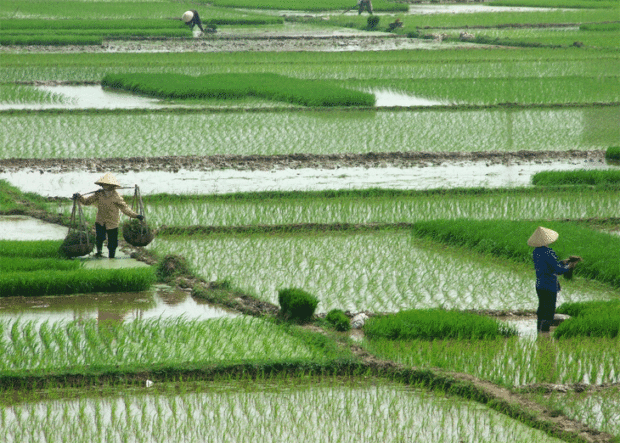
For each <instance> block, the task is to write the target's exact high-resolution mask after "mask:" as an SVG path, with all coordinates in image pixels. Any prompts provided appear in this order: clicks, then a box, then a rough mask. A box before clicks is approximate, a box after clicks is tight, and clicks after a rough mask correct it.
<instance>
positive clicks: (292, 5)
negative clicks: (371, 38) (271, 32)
mask: <svg viewBox="0 0 620 443" xmlns="http://www.w3.org/2000/svg"><path fill="white" fill-rule="evenodd" d="M213 5H215V6H226V7H233V8H248V9H254V8H258V9H284V10H300V11H334V10H336V11H340V10H350V9H351V2H348V1H347V0H315V1H313V2H312V3H307V2H303V1H299V0H292V1H287V0H261V1H260V2H258V3H257V2H256V1H253V0H214V1H213ZM372 6H373V10H375V11H377V12H379V11H380V12H388V11H390V12H392V11H407V9H408V8H407V5H405V4H398V3H393V2H390V1H386V0H375V2H374V3H373V4H372Z"/></svg>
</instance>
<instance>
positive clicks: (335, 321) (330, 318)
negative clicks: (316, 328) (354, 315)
mask: <svg viewBox="0 0 620 443" xmlns="http://www.w3.org/2000/svg"><path fill="white" fill-rule="evenodd" d="M325 321H327V322H328V323H329V324H331V326H332V327H333V328H334V329H335V330H336V331H348V330H350V329H351V321H350V320H349V317H347V316H346V314H345V313H344V312H342V310H341V309H332V310H331V311H329V312H328V313H327V315H326V316H325Z"/></svg>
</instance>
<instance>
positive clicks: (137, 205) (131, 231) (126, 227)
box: [123, 185, 155, 246]
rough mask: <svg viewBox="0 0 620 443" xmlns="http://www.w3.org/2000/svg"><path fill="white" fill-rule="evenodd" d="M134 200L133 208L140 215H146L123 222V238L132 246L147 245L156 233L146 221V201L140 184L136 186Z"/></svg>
mask: <svg viewBox="0 0 620 443" xmlns="http://www.w3.org/2000/svg"><path fill="white" fill-rule="evenodd" d="M133 197H134V198H133V202H132V203H131V209H132V211H134V212H137V213H138V215H141V216H142V217H144V218H143V219H142V220H138V219H137V218H134V219H131V220H129V221H126V222H125V223H123V238H124V239H125V241H126V242H127V243H129V244H130V245H132V246H146V245H148V244H149V243H151V242H152V241H153V238H155V234H154V233H153V231H151V229H150V228H149V226H148V225H147V223H146V213H145V211H144V203H143V202H142V195H141V194H140V188H139V187H138V185H136V187H135V191H134V196H133Z"/></svg>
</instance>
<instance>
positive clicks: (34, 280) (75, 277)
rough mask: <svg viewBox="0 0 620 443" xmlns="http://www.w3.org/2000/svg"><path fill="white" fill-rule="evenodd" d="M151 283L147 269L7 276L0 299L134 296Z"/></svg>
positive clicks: (0, 283)
mask: <svg viewBox="0 0 620 443" xmlns="http://www.w3.org/2000/svg"><path fill="white" fill-rule="evenodd" d="M154 282H155V272H154V271H153V269H152V268H150V267H144V268H129V269H97V270H91V269H76V270H70V271H67V270H47V269H44V270H38V271H30V272H8V273H3V274H2V275H1V276H0V297H15V296H41V295H60V294H86V293H90V292H137V291H144V290H146V289H148V288H149V287H150V286H151V285H152V284H153V283H154Z"/></svg>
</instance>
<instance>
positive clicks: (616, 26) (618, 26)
mask: <svg viewBox="0 0 620 443" xmlns="http://www.w3.org/2000/svg"><path fill="white" fill-rule="evenodd" d="M616 4H617V5H620V2H616ZM579 30H580V31H594V32H607V31H616V32H617V31H620V23H587V24H583V25H580V26H579Z"/></svg>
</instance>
